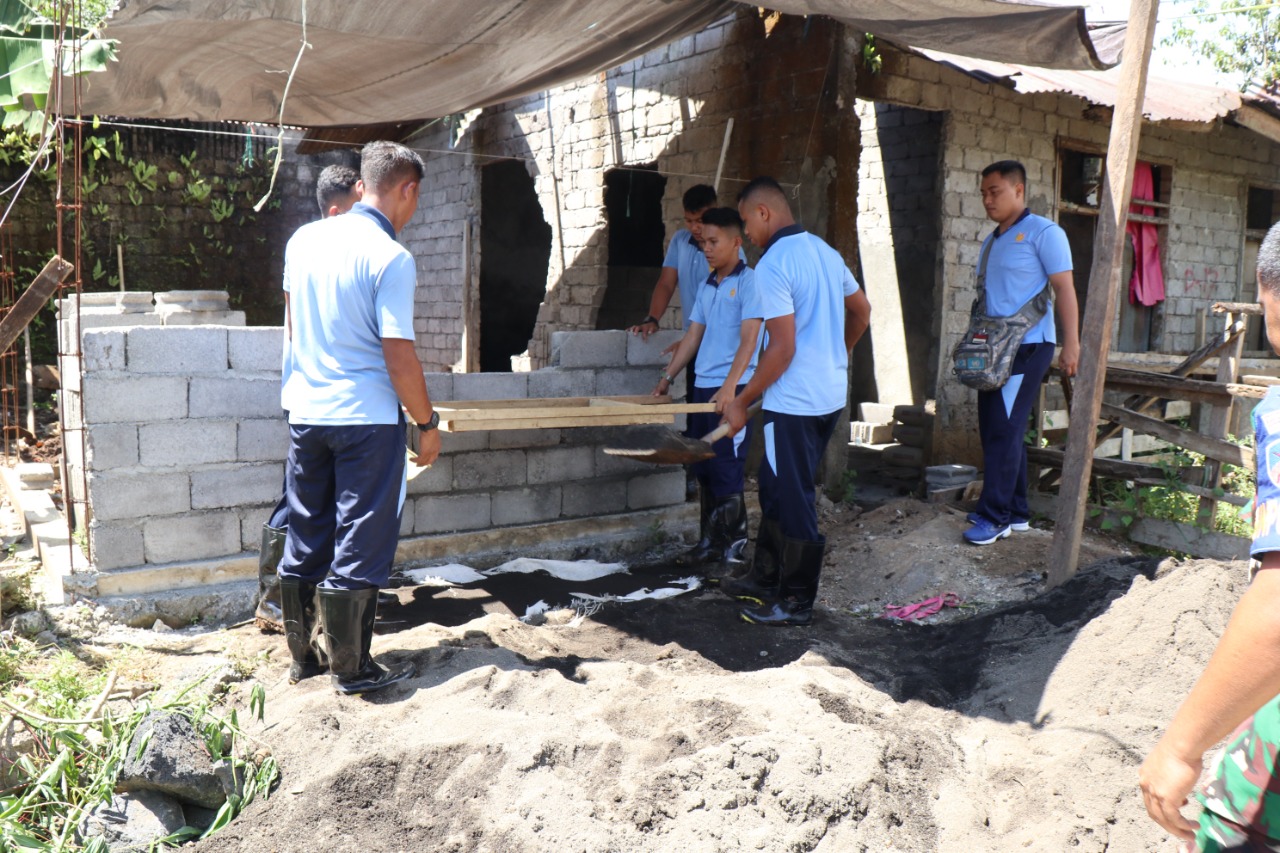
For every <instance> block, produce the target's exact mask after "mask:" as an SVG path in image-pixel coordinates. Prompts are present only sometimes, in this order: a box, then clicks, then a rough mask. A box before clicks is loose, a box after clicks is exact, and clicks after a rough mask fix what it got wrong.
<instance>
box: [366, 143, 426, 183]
mask: <svg viewBox="0 0 1280 853" xmlns="http://www.w3.org/2000/svg"><path fill="white" fill-rule="evenodd" d="M426 172H427V168H426V166H424V165H423V163H422V158H421V157H419V156H418V152H416V151H414V150H412V149H410V148H406V147H405V146H403V145H401V144H400V143H398V142H387V141H386V140H379V141H377V142H370V143H369V144H368V145H366V146H365V147H364V148H362V149H360V179H361V180H362V181H364V185H365V191H366V192H368V191H369V190H373V192H374V193H375V194H378V193H385V192H388V191H390V190H391V189H393V188H394V187H395V185H396V184H398V183H400V182H401V181H405V180H409V181H421V180H422V176H423V175H425V174H426Z"/></svg>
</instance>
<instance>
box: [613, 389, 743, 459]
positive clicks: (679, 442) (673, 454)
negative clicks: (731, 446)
mask: <svg viewBox="0 0 1280 853" xmlns="http://www.w3.org/2000/svg"><path fill="white" fill-rule="evenodd" d="M763 402H764V401H763V400H756V401H755V402H754V403H752V404H751V407H750V408H749V409H747V419H748V420H750V419H751V418H753V417H755V414H756V412H758V411H760V404H761V403H763ZM728 434H729V424H727V423H723V424H720V426H718V427H716V428H715V429H713V430H712V431H711V432H709V433H707V434H706V435H704V436H703V437H702V438H701V439H696V438H689V437H688V436H685V435H681V434H680V433H678V432H676V431H675V430H672V429H667V428H665V427H649V428H647V429H643V428H642V429H634V430H631V431H630V432H628V433H627V434H626V435H625V436H624V437H623V438H622V440H621V441H619V442H618V443H617V445H615V446H614V447H606V448H605V449H604V452H605V453H607V454H609V455H610V456H625V457H626V458H628V459H634V460H635V461H637V462H652V463H653V464H654V465H689V464H692V463H694V462H701V461H703V460H704V459H710V458H711V457H713V456H715V455H716V452H715V450H713V449H712V447H711V445H713V444H715V443H716V442H717V441H719V440H720V439H722V438H724V437H725V436H726V435H728Z"/></svg>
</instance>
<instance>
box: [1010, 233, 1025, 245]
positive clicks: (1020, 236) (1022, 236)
mask: <svg viewBox="0 0 1280 853" xmlns="http://www.w3.org/2000/svg"><path fill="white" fill-rule="evenodd" d="M1025 239H1027V233H1026V232H1025V231H1019V232H1018V236H1017V237H1014V238H1013V242H1015V243H1021V242H1022V241H1023V240H1025Z"/></svg>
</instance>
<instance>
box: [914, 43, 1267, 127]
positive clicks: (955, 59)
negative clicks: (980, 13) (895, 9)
mask: <svg viewBox="0 0 1280 853" xmlns="http://www.w3.org/2000/svg"><path fill="white" fill-rule="evenodd" d="M917 52H918V53H920V54H922V55H924V56H927V57H928V58H930V59H932V60H934V61H935V62H941V63H944V64H946V65H951V66H953V67H955V68H957V69H959V70H960V71H963V72H965V73H966V74H969V75H971V76H974V77H977V78H979V79H984V80H987V81H989V82H999V83H1002V84H1003V85H1007V86H1011V87H1012V88H1014V89H1015V90H1017V91H1019V92H1027V93H1031V92H1062V93H1066V94H1069V95H1075V96H1076V97H1078V98H1083V99H1084V100H1086V101H1088V102H1089V103H1091V104H1098V105H1100V106H1106V107H1114V106H1115V104H1116V88H1117V86H1118V84H1119V81H1120V68H1119V67H1116V68H1110V69H1108V70H1106V71H1060V70H1054V69H1050V68H1035V67H1031V66H1027V65H1007V64H1005V63H1002V62H990V61H988V60H985V59H971V58H970V57H967V56H956V55H955V54H950V53H941V52H939V51H936V50H918V51H917ZM1245 105H1250V106H1262V107H1264V108H1268V111H1271V112H1275V111H1276V108H1277V106H1280V104H1278V103H1277V101H1276V99H1275V98H1272V97H1268V96H1267V95H1266V94H1265V93H1263V92H1260V91H1256V92H1255V91H1251V92H1249V93H1248V94H1245V95H1241V94H1240V93H1239V92H1237V91H1235V90H1234V89H1227V88H1224V87H1222V86H1209V85H1205V84H1203V83H1187V82H1184V81H1181V80H1169V79H1167V78H1163V77H1160V76H1158V75H1155V74H1149V75H1148V76H1147V95H1146V100H1145V102H1144V103H1143V107H1142V114H1143V115H1144V116H1145V117H1146V118H1148V119H1149V120H1151V121H1156V122H1160V121H1189V122H1195V123H1201V124H1209V123H1212V122H1214V121H1217V120H1218V119H1220V118H1226V117H1228V116H1230V115H1231V114H1232V113H1234V112H1236V111H1237V110H1239V109H1240V108H1241V107H1243V106H1245Z"/></svg>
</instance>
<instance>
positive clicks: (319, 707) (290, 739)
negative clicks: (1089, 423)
mask: <svg viewBox="0 0 1280 853" xmlns="http://www.w3.org/2000/svg"><path fill="white" fill-rule="evenodd" d="M847 570H848V571H852V569H851V568H847ZM1244 579H1245V572H1244V569H1243V567H1242V566H1241V565H1240V564H1219V563H1212V562H1191V563H1186V564H1182V565H1177V564H1175V563H1173V562H1167V563H1165V564H1161V565H1160V566H1159V567H1157V564H1156V563H1155V561H1152V560H1145V561H1144V560H1133V559H1130V560H1123V559H1122V560H1113V561H1112V562H1109V563H1105V564H1102V565H1100V566H1098V567H1095V568H1094V569H1092V570H1090V571H1087V572H1084V573H1082V574H1081V576H1079V577H1078V578H1077V579H1076V580H1074V581H1073V582H1072V583H1070V584H1068V585H1067V586H1066V587H1064V588H1063V589H1061V590H1058V591H1055V592H1052V593H1048V594H1045V595H1040V596H1038V597H1036V598H1034V599H1033V600H1031V601H1029V602H1026V603H1020V604H1014V605H1009V606H1007V607H1005V608H1003V609H1000V610H996V611H994V612H989V613H986V614H983V615H980V616H977V617H973V618H968V619H964V620H963V621H957V622H953V623H950V624H944V625H932V626H917V625H894V624H890V623H886V622H884V621H882V620H872V619H866V618H860V617H858V616H855V615H853V614H851V613H848V612H846V611H838V610H829V611H825V612H824V613H823V614H822V617H821V619H820V621H819V622H818V623H817V624H815V626H814V627H813V628H811V629H809V630H807V631H769V630H765V629H760V628H755V627H753V626H748V625H743V624H741V623H739V622H737V621H735V619H734V608H733V607H732V605H730V604H729V603H728V602H727V601H726V600H725V599H723V598H722V597H720V596H719V595H717V594H714V593H709V594H706V595H701V596H691V597H682V598H677V599H672V600H668V601H663V602H644V603H641V604H636V605H627V606H620V605H619V606H611V607H609V608H606V609H605V610H603V611H601V612H600V613H599V614H596V616H594V617H592V618H591V619H588V620H586V621H584V622H582V623H581V624H579V625H577V626H576V627H571V626H570V625H568V624H566V622H567V620H566V619H554V618H553V619H552V620H550V621H548V622H547V623H546V624H544V625H541V626H537V627H532V626H528V625H524V624H521V623H520V622H518V621H517V620H515V619H514V618H512V617H510V616H507V615H499V614H489V615H485V616H483V617H482V618H479V619H475V620H474V621H471V622H469V623H467V624H464V625H461V626H458V627H454V628H442V627H439V626H437V625H420V626H418V627H412V628H407V629H405V630H402V631H400V632H399V633H395V634H391V635H387V636H382V637H379V638H377V639H376V641H375V651H377V652H379V653H381V654H385V655H387V656H389V657H392V658H401V659H403V658H409V659H412V660H414V661H415V662H416V663H417V665H418V669H419V675H418V677H417V678H416V679H414V680H413V681H412V682H410V683H409V685H408V686H407V687H403V688H399V689H393V690H390V691H387V692H386V693H384V694H374V695H372V696H370V697H369V698H366V699H353V698H339V697H337V696H336V695H335V694H334V693H333V692H332V691H331V690H330V689H329V685H328V683H327V681H326V680H325V679H313V680H311V681H308V682H304V683H302V684H300V685H297V686H295V687H289V686H288V685H287V684H286V683H285V682H284V679H283V674H284V663H283V662H275V663H272V664H270V665H268V666H267V667H265V668H264V669H263V670H262V671H261V672H260V673H259V677H260V678H261V679H262V680H263V681H264V683H265V684H266V686H267V691H268V697H269V698H268V704H267V721H266V724H265V725H255V726H254V727H253V728H252V733H253V734H254V735H255V736H256V737H259V738H261V739H262V740H264V741H265V742H266V743H268V744H269V745H270V746H271V747H272V749H273V750H274V753H275V755H276V757H277V758H278V760H279V762H280V764H281V767H282V769H283V773H284V779H283V781H282V784H281V786H280V788H279V789H278V791H277V792H276V793H275V794H274V795H273V796H272V797H271V798H270V799H269V800H267V801H265V802H258V803H255V804H254V805H253V806H251V807H250V809H249V810H248V811H247V812H246V813H245V814H244V815H243V816H242V817H241V818H240V819H239V820H237V821H236V822H235V823H234V824H233V825H232V826H231V827H230V828H228V829H226V830H224V831H223V832H222V833H221V834H219V835H218V836H215V837H214V838H212V839H210V840H209V841H206V842H203V843H202V844H200V845H198V846H199V849H201V850H206V851H232V850H244V849H254V850H282V851H293V850H315V849H326V850H353V851H355V850H359V851H392V850H415V851H417V850H433V851H436V850H439V851H471V850H483V851H516V850H519V851H542V850H546V851H553V850H554V851H613V850H617V851H640V850H645V851H648V850H664V851H666V850H676V851H721V850H724V851H729V850H768V851H774V850H777V851H784V850H785V851H808V850H823V851H828V850H829V851H842V853H843V851H904V852H905V851H912V853H917V851H932V850H961V851H1013V850H1032V851H1063V850H1068V849H1070V850H1081V851H1102V850H1111V851H1117V850H1121V851H1126V852H1127V853H1128V852H1129V851H1156V850H1168V849H1170V844H1169V840H1168V838H1167V837H1166V836H1164V835H1163V833H1162V832H1161V831H1160V830H1159V828H1158V827H1156V826H1155V825H1154V824H1152V823H1151V822H1150V821H1149V820H1148V819H1147V818H1146V816H1145V813H1144V812H1143V810H1142V805H1141V800H1140V798H1139V796H1138V794H1137V789H1136V774H1137V766H1138V764H1139V762H1140V761H1141V758H1142V756H1143V755H1144V753H1145V752H1146V750H1147V749H1148V748H1149V747H1150V746H1151V744H1152V743H1153V742H1154V739H1155V737H1156V736H1157V734H1158V731H1159V729H1160V728H1161V727H1162V726H1163V725H1164V724H1165V723H1166V722H1167V720H1168V718H1169V716H1170V715H1171V713H1172V711H1173V709H1174V707H1175V706H1176V704H1177V702H1178V701H1179V699H1180V698H1181V696H1182V695H1184V694H1185V692H1186V690H1187V689H1188V687H1189V686H1190V684H1191V682H1192V680H1193V679H1194V677H1195V675H1196V674H1197V673H1198V672H1199V670H1200V668H1201V667H1202V666H1203V665H1204V662H1205V661H1206V660H1207V658H1208V656H1209V653H1210V651H1211V650H1212V648H1213V644H1214V643H1215V641H1216V638H1217V636H1218V635H1219V634H1220V632H1221V630H1222V628H1223V626H1224V624H1225V621H1226V618H1227V615H1228V614H1229V612H1230V609H1231V607H1232V606H1233V605H1234V602H1235V600H1236V599H1237V598H1238V596H1239V594H1240V591H1241V587H1242V584H1243V582H1244ZM415 594H418V595H423V594H428V595H447V593H441V592H439V591H436V592H431V593H424V592H423V591H421V590H419V591H416V593H415ZM428 604H429V602H428ZM245 689H247V688H245Z"/></svg>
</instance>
